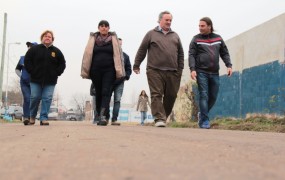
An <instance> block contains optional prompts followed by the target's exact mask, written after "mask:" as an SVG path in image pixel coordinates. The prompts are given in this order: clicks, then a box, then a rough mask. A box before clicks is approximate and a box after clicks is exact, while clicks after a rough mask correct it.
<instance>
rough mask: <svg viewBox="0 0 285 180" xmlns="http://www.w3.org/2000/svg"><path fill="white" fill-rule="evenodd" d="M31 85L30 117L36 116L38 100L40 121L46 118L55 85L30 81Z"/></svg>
mask: <svg viewBox="0 0 285 180" xmlns="http://www.w3.org/2000/svg"><path fill="white" fill-rule="evenodd" d="M30 85H31V99H30V117H31V118H35V117H36V116H37V112H38V108H39V104H40V101H42V102H41V112H40V121H44V120H47V119H48V113H49V109H50V105H51V101H52V97H53V91H54V88H55V85H43V86H42V85H41V84H38V83H32V82H31V83H30Z"/></svg>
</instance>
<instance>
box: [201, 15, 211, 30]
mask: <svg viewBox="0 0 285 180" xmlns="http://www.w3.org/2000/svg"><path fill="white" fill-rule="evenodd" d="M200 21H204V22H206V24H207V25H208V26H211V32H214V26H213V22H212V20H211V19H210V18H209V17H203V18H201V19H200Z"/></svg>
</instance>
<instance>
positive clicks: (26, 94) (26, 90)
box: [20, 80, 31, 118]
mask: <svg viewBox="0 0 285 180" xmlns="http://www.w3.org/2000/svg"><path fill="white" fill-rule="evenodd" d="M20 85H21V90H22V94H23V99H24V102H23V110H24V118H30V98H31V88H30V82H26V81H23V80H21V81H20Z"/></svg>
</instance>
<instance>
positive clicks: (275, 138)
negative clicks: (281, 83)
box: [0, 121, 285, 180]
mask: <svg viewBox="0 0 285 180" xmlns="http://www.w3.org/2000/svg"><path fill="white" fill-rule="evenodd" d="M0 156H1V157H0V179H1V180H6V179H7V180H14V179H15V180H18V179H21V180H25V179H36V180H46V179H52V180H56V179H60V180H62V179H81V180H82V179H104V180H108V179H119V180H121V179H122V180H137V179H148V180H149V179H166V180H167V179H179V180H183V179H187V180H189V179H211V180H212V179H214V180H216V179H217V180H221V179H226V180H228V179H238V180H240V179H243V180H245V179H258V180H260V179H274V180H278V179H280V180H281V179H284V178H285V172H284V170H285V134H279V133H258V132H241V131H223V130H211V129H210V130H203V129H181V128H155V127H142V126H133V125H126V124H123V125H122V126H107V127H99V126H95V125H92V124H91V123H90V122H67V121H62V122H55V121H52V122H51V123H50V126H49V127H42V126H39V124H38V122H37V124H36V125H35V126H23V125H22V124H0Z"/></svg>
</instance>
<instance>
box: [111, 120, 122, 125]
mask: <svg viewBox="0 0 285 180" xmlns="http://www.w3.org/2000/svg"><path fill="white" fill-rule="evenodd" d="M111 125H113V126H120V125H121V123H119V122H117V121H113V122H111Z"/></svg>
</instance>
